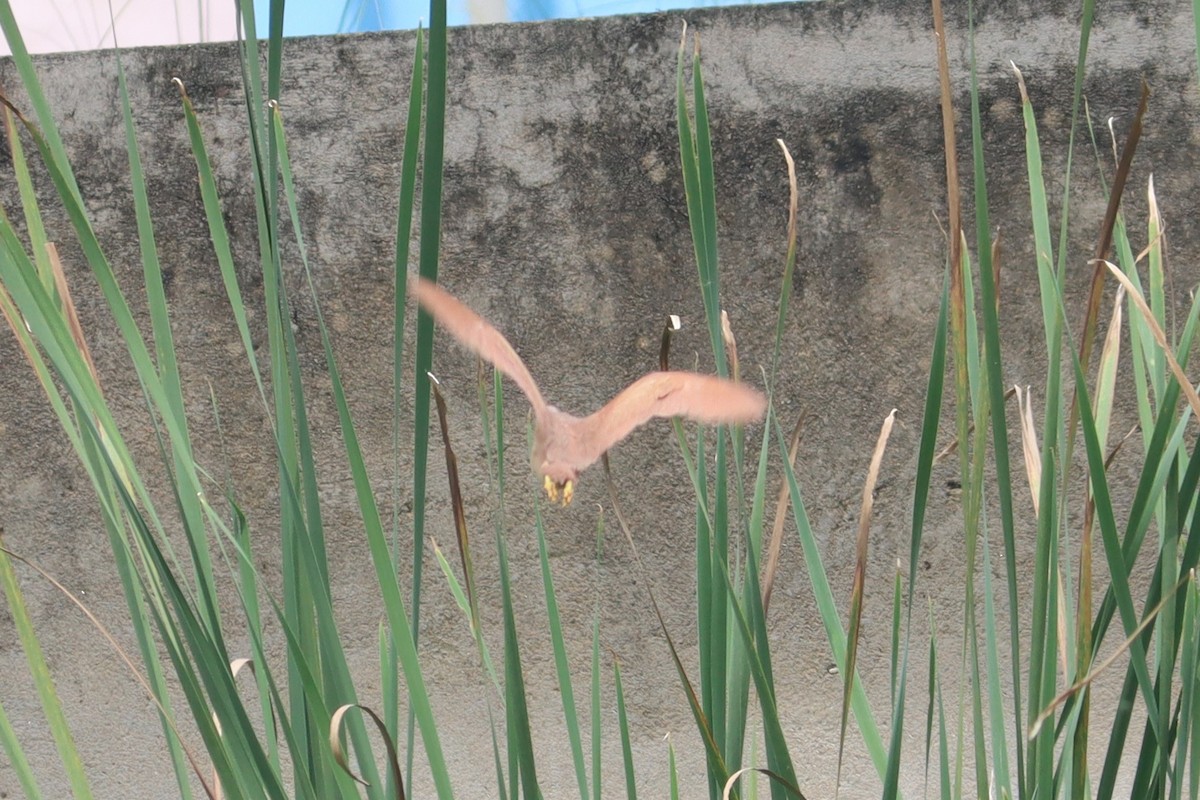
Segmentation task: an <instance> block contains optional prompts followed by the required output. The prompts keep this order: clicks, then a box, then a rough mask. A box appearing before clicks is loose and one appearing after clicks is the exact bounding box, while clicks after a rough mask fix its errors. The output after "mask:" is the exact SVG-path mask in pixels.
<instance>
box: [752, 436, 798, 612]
mask: <svg viewBox="0 0 1200 800" xmlns="http://www.w3.org/2000/svg"><path fill="white" fill-rule="evenodd" d="M807 419H808V418H807V416H802V417H800V419H798V420H796V427H795V428H793V429H792V438H791V441H790V443H789V444H788V464H790V465H791V466H792V467H793V468H795V466H796V454H797V453H799V452H800V434H801V432H802V431H803V430H804V423H805V422H806V421H807ZM791 498H792V496H791V492H789V491H788V484H787V480H786V479H784V480H783V481H782V482H781V483H780V485H779V497H778V498H776V500H775V523H774V525H773V526H772V527H771V541H770V542H768V543H767V561H766V566H764V567H763V580H762V597H763V600H762V604H763V617H764V618H765V617H766V616H767V611H768V610H769V609H770V607H771V592H772V591H774V589H775V573H776V571H777V570H778V569H779V551H780V549H781V548H782V546H783V526H784V523H785V522H786V521H787V510H788V505H789V504H790V503H791Z"/></svg>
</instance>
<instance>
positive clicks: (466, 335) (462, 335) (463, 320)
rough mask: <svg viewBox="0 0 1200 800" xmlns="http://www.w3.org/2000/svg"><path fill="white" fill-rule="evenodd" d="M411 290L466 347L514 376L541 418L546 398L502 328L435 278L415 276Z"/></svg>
mask: <svg viewBox="0 0 1200 800" xmlns="http://www.w3.org/2000/svg"><path fill="white" fill-rule="evenodd" d="M409 291H410V292H411V293H412V294H413V296H414V297H416V298H417V302H418V303H420V304H421V307H422V308H424V309H425V310H426V311H428V312H429V314H430V315H431V316H432V317H433V319H434V321H435V322H437V324H438V325H439V326H441V327H442V328H443V329H445V330H446V331H447V332H449V333H450V335H451V336H453V337H454V338H455V339H457V340H458V341H459V343H460V344H461V345H462V346H463V347H465V348H467V349H468V350H470V351H472V352H473V353H475V354H476V355H478V356H479V357H480V358H483V359H486V360H488V361H490V362H492V364H493V365H495V367H496V369H498V370H500V371H501V372H503V373H504V374H505V375H507V376H508V377H509V378H511V379H512V381H513V383H515V384H516V385H517V388H519V389H520V390H521V391H522V392H524V393H525V396H526V397H528V398H529V404H530V405H531V406H533V415H534V417H535V418H537V419H540V418H541V417H542V416H543V415H544V414H545V412H546V401H545V400H544V399H543V398H542V393H541V391H539V390H538V386H537V383H535V382H534V380H533V376H532V375H530V374H529V370H528V369H527V368H526V367H525V362H523V361H522V360H521V357H520V356H518V355H517V351H516V350H513V348H512V345H511V344H509V343H508V340H507V339H505V338H504V335H503V334H502V333H500V331H498V330H496V329H495V328H494V327H492V325H491V324H490V323H489V322H488V321H487V320H485V319H484V318H483V317H481V316H479V315H478V314H476V313H475V312H474V311H472V310H471V309H469V308H467V307H466V306H465V305H463V304H462V303H461V302H459V301H458V300H457V299H455V298H454V297H453V296H452V295H451V294H450V293H449V292H447V291H446V290H444V289H442V288H441V287H440V286H438V285H437V284H435V283H433V282H432V281H428V280H425V279H424V278H414V279H413V280H412V281H410V282H409Z"/></svg>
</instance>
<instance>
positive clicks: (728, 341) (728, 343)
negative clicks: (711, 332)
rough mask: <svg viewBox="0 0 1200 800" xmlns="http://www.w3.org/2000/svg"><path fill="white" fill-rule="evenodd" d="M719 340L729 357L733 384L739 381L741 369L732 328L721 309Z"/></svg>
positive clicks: (726, 314)
mask: <svg viewBox="0 0 1200 800" xmlns="http://www.w3.org/2000/svg"><path fill="white" fill-rule="evenodd" d="M721 338H722V339H723V340H724V341H725V354H726V355H727V356H728V357H729V375H730V377H732V378H733V382H734V383H737V382H738V381H739V380H741V368H740V367H739V365H738V351H737V339H736V338H735V337H734V335H733V328H732V327H731V326H730V325H729V313H728V312H727V311H726V310H725V309H721Z"/></svg>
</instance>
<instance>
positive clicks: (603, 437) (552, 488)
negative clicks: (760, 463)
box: [410, 278, 767, 506]
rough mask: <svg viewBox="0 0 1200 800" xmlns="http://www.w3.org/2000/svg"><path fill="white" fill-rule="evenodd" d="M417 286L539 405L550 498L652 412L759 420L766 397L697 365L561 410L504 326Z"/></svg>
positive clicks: (536, 465)
mask: <svg viewBox="0 0 1200 800" xmlns="http://www.w3.org/2000/svg"><path fill="white" fill-rule="evenodd" d="M410 287H411V288H410V291H411V292H412V294H413V295H414V296H415V297H416V299H417V302H419V303H420V304H421V306H422V307H423V308H424V309H425V310H426V311H427V312H429V314H430V315H431V316H432V317H433V318H434V320H435V321H436V322H437V324H438V325H440V326H441V327H442V328H444V329H445V330H446V331H448V332H449V333H450V334H451V335H452V336H453V337H454V338H455V339H457V340H458V341H459V343H461V344H462V345H463V346H464V347H466V348H467V349H468V350H471V351H472V352H474V353H476V354H477V355H479V356H480V357H481V358H484V359H487V360H488V361H490V362H492V364H493V365H494V366H495V367H496V369H498V370H500V371H501V372H502V373H504V374H505V375H507V376H508V377H509V378H510V379H511V380H512V382H513V383H515V384H516V385H517V388H519V389H520V390H521V391H522V392H523V393H524V394H525V396H526V397H527V398H529V404H530V405H531V406H532V407H533V421H534V428H533V459H532V466H533V470H534V472H536V473H537V474H539V475H542V476H543V478H544V480H543V486H544V487H545V489H546V494H547V496H548V497H549V498H550V502H552V503H553V502H556V501H557V500H558V498H559V494H560V492H561V495H562V503H563V505H564V506H565V505H567V504H568V503H570V502H571V497H572V496H573V495H574V492H575V481H576V480H578V478H579V473H580V472H582V471H583V470H585V469H587V468H588V467H589V466H591V465H592V464H593V463H595V462H596V460H597V459H598V458H600V456H602V455H604V453H605V452H607V451H608V449H609V448H611V447H612V446H613V445H615V444H616V443H617V442H619V441H621V440H622V439H624V438H625V437H626V436H628V435H629V433H630V432H631V431H633V429H634V428H637V427H639V426H641V425H643V424H645V423H646V422H648V421H649V420H650V419H651V418H653V417H687V418H689V419H693V420H696V421H697V422H703V423H708V424H713V425H716V424H731V423H745V422H755V421H757V420H759V419H761V418H762V415H763V411H764V410H765V409H766V407H767V400H766V398H765V397H764V396H763V395H762V393H761V392H759V391H757V390H756V389H752V388H750V387H748V386H744V385H742V384H740V383H735V382H733V381H728V380H724V379H722V378H717V377H714V376H712V375H700V374H697V373H694V372H675V371H671V372H651V373H648V374H646V375H643V376H642V377H641V378H638V379H637V380H636V381H634V382H633V383H632V384H630V385H629V386H628V387H627V388H626V389H625V390H624V391H622V392H621V393H619V394H618V395H617V396H616V397H614V398H613V399H612V400H610V401H608V403H607V404H605V405H604V406H603V407H602V408H601V409H600V410H599V411H597V412H595V413H594V414H591V415H590V416H587V417H576V416H574V415H572V414H568V413H567V412H565V411H560V410H558V409H557V408H555V407H554V406H552V405H550V404H549V403H547V402H546V401H545V399H544V398H543V397H542V392H541V390H539V389H538V386H537V383H535V382H534V380H533V376H532V375H530V374H529V370H528V369H527V368H526V367H525V363H524V362H523V361H521V357H520V356H518V355H517V352H516V351H515V350H513V347H512V345H511V344H509V343H508V340H507V339H505V338H504V335H503V334H501V333H500V331H498V330H496V329H495V328H494V327H492V325H491V324H489V323H488V322H487V320H485V319H484V318H483V317H481V316H479V315H478V314H476V313H475V312H474V311H472V310H471V309H469V308H467V306H465V305H463V304H462V303H461V302H459V301H458V300H457V299H455V298H454V297H453V296H452V295H450V294H449V293H448V292H446V291H445V290H444V289H442V288H441V287H439V286H438V285H437V284H435V283H433V282H432V281H428V280H425V279H424V278H416V279H414V280H413V281H412V282H411V284H410Z"/></svg>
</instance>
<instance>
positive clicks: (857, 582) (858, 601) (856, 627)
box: [835, 408, 896, 788]
mask: <svg viewBox="0 0 1200 800" xmlns="http://www.w3.org/2000/svg"><path fill="white" fill-rule="evenodd" d="M895 422H896V409H894V408H893V409H892V412H891V413H890V414H888V415H887V418H886V419H884V421H883V425H882V427H880V429H879V439H878V440H876V442H875V452H873V453H872V454H871V466H870V467H868V468H867V479H866V481H865V482H864V483H863V495H862V508H861V509H860V511H859V515H858V539H857V542H856V543H855V554H854V584H853V587H852V588H851V590H850V626H849V630H848V631H847V632H846V673H845V680H844V682H843V685H842V724H841V732H840V733H839V735H838V769H837V784H835V785H836V786H838V787H839V788H840V786H841V783H842V755H843V753H844V751H845V746H846V725H847V724H848V722H849V720H850V694H851V692H852V690H853V689H854V674H855V670H856V669H857V663H858V639H859V634H860V633H861V632H862V612H863V595H864V593H865V591H866V585H867V550H868V545H869V544H870V541H871V513H872V511H873V510H874V508H875V485H876V483H877V482H878V481H879V467H880V465H881V464H882V463H883V453H884V451H885V450H887V443H888V437H890V436H891V435H892V425H893V424H895Z"/></svg>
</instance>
